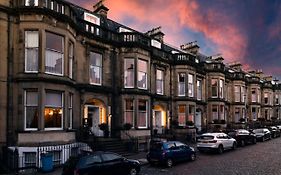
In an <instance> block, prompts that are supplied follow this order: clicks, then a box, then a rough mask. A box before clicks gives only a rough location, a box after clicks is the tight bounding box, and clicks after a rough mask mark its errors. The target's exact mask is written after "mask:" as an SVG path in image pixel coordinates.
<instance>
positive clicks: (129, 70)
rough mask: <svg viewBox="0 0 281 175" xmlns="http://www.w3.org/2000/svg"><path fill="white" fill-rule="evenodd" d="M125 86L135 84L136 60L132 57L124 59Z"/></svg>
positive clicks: (132, 86)
mask: <svg viewBox="0 0 281 175" xmlns="http://www.w3.org/2000/svg"><path fill="white" fill-rule="evenodd" d="M124 86H125V88H134V86H135V60H134V59H132V58H126V59H124Z"/></svg>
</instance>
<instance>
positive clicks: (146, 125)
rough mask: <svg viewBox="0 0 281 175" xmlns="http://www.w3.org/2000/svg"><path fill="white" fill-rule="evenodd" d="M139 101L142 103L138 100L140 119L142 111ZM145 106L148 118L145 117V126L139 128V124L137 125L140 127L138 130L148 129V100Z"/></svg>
mask: <svg viewBox="0 0 281 175" xmlns="http://www.w3.org/2000/svg"><path fill="white" fill-rule="evenodd" d="M139 101H140V100H138V117H139V114H140V110H139ZM145 106H146V111H145V113H146V116H145V126H139V123H137V126H138V128H140V129H146V128H148V100H145Z"/></svg>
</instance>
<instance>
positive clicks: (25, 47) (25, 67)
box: [24, 30, 40, 73]
mask: <svg viewBox="0 0 281 175" xmlns="http://www.w3.org/2000/svg"><path fill="white" fill-rule="evenodd" d="M29 32H36V33H37V41H38V42H37V47H27V33H29ZM24 38H25V44H24V54H25V55H24V57H25V58H24V59H25V60H24V63H25V64H24V72H25V73H38V71H39V54H40V53H39V48H40V47H39V46H40V38H39V31H38V30H25V31H24ZM31 48H32V49H36V48H37V70H35V71H33V70H31V71H30V70H27V65H28V63H27V49H31Z"/></svg>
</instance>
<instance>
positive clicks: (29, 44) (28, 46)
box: [25, 31, 39, 72]
mask: <svg viewBox="0 0 281 175" xmlns="http://www.w3.org/2000/svg"><path fill="white" fill-rule="evenodd" d="M38 48H39V34H38V31H25V72H38V50H39V49H38Z"/></svg>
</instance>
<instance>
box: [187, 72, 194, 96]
mask: <svg viewBox="0 0 281 175" xmlns="http://www.w3.org/2000/svg"><path fill="white" fill-rule="evenodd" d="M193 77H194V76H193V75H192V74H188V96H189V97H194V83H193Z"/></svg>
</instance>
